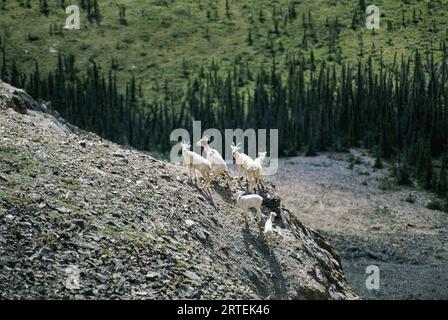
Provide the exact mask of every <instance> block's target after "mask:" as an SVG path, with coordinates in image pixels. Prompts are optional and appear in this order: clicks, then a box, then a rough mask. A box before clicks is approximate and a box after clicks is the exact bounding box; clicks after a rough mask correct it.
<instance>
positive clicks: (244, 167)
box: [230, 142, 254, 179]
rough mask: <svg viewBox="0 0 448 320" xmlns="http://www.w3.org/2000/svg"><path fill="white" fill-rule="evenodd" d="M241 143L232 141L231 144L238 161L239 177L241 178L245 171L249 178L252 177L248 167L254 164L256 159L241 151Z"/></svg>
mask: <svg viewBox="0 0 448 320" xmlns="http://www.w3.org/2000/svg"><path fill="white" fill-rule="evenodd" d="M240 145H241V143H238V145H235V143H233V142H232V145H231V146H230V148H231V149H232V154H233V157H234V158H235V162H236V168H237V178H238V179H239V178H240V177H241V173H243V174H244V175H245V176H246V177H247V178H250V177H249V171H248V169H249V167H251V166H252V165H253V162H254V161H253V160H252V158H251V157H249V156H248V155H246V154H244V153H241V152H240Z"/></svg>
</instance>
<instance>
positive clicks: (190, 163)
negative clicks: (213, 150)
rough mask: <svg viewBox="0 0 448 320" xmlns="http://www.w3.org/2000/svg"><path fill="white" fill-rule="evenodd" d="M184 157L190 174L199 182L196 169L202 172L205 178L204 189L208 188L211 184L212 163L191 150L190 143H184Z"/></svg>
mask: <svg viewBox="0 0 448 320" xmlns="http://www.w3.org/2000/svg"><path fill="white" fill-rule="evenodd" d="M181 146H182V157H183V159H184V163H185V165H186V166H187V167H188V169H189V176H190V178H191V179H192V180H193V175H194V180H195V181H196V182H197V180H198V178H197V176H196V170H197V171H199V172H200V173H201V175H202V176H203V177H204V179H205V183H204V189H207V188H208V186H209V185H210V171H211V170H212V165H211V163H210V161H208V160H207V159H205V158H204V157H202V156H200V155H199V154H197V153H195V152H192V151H190V144H189V143H182V144H181Z"/></svg>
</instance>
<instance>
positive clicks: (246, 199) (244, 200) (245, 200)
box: [236, 191, 263, 222]
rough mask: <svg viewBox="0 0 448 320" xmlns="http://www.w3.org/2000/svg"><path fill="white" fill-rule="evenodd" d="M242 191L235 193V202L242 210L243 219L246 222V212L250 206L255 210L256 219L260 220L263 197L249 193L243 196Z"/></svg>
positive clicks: (247, 218)
mask: <svg viewBox="0 0 448 320" xmlns="http://www.w3.org/2000/svg"><path fill="white" fill-rule="evenodd" d="M243 194H244V192H243V191H239V192H238V193H237V194H236V202H237V204H238V206H239V207H240V208H241V209H243V210H244V219H245V220H246V222H247V221H248V220H249V217H248V212H249V209H250V208H254V209H256V210H257V216H256V220H257V222H260V221H261V214H262V212H261V204H262V203H263V198H262V197H260V196H259V195H258V194H249V195H245V196H243Z"/></svg>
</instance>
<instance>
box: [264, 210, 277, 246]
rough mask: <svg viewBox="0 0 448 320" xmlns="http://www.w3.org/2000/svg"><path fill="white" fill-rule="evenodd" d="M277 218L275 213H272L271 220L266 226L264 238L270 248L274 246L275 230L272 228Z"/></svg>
mask: <svg viewBox="0 0 448 320" xmlns="http://www.w3.org/2000/svg"><path fill="white" fill-rule="evenodd" d="M276 216H277V214H276V213H275V212H271V215H270V217H269V219H268V220H267V221H266V223H265V225H264V236H265V238H266V241H267V242H268V245H269V246H271V245H272V235H273V234H274V230H273V228H272V227H273V222H274V219H275V217H276Z"/></svg>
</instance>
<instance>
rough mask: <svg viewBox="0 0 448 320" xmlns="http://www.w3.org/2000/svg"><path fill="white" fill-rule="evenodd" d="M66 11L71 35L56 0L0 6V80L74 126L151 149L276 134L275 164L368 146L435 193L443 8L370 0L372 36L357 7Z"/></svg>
mask: <svg viewBox="0 0 448 320" xmlns="http://www.w3.org/2000/svg"><path fill="white" fill-rule="evenodd" d="M78 3H79V4H80V7H81V10H82V20H81V30H75V31H71V30H65V29H64V28H63V24H64V22H65V18H66V16H67V15H66V14H65V7H66V5H68V2H67V1H65V0H57V1H56V0H55V1H45V0H41V1H39V3H37V2H33V1H25V0H16V1H8V2H6V1H3V2H1V4H0V11H1V15H0V25H1V26H2V30H4V33H3V35H2V39H1V46H0V47H1V53H2V59H1V61H0V62H1V63H0V77H1V78H2V79H4V80H6V81H8V82H11V83H12V84H13V85H16V86H19V87H24V88H26V89H27V91H29V92H30V93H31V94H32V95H33V96H34V97H36V98H41V99H44V100H49V101H51V102H52V104H53V106H54V107H55V108H56V109H57V110H58V111H59V112H60V113H61V114H62V115H63V116H64V117H65V118H66V119H68V120H69V121H71V122H73V123H74V124H76V125H78V126H80V127H82V128H85V129H87V130H91V131H95V132H97V133H99V134H100V135H102V136H104V137H106V138H109V139H111V140H113V141H116V142H119V143H122V144H129V145H132V146H134V147H137V148H141V149H147V150H151V151H159V152H161V153H162V154H166V153H167V152H168V151H169V149H170V141H169V134H170V133H171V131H172V130H173V129H174V128H180V127H182V128H187V129H190V128H191V122H192V120H201V121H202V127H203V128H207V127H210V128H212V127H213V128H218V129H224V128H236V127H239V128H266V129H271V128H279V129H280V132H279V135H280V136H279V138H280V140H279V141H280V152H281V155H293V154H297V153H298V152H302V151H305V155H308V156H312V155H315V154H316V152H317V151H323V150H345V149H348V148H350V147H362V148H366V149H370V150H376V154H375V157H376V160H375V165H374V166H375V167H378V168H380V167H381V166H382V163H381V159H385V160H391V161H393V162H394V163H395V165H394V179H395V180H396V183H398V184H399V185H409V184H411V183H412V179H413V178H415V179H416V180H417V182H418V184H419V185H420V186H422V187H423V188H426V189H431V190H434V191H436V192H437V193H438V194H439V195H440V196H441V197H442V198H443V197H446V196H447V165H448V164H447V161H442V162H443V164H442V165H441V166H440V167H439V168H436V167H435V166H434V161H435V160H434V159H436V160H437V159H442V158H446V156H444V155H445V154H446V153H447V149H446V144H447V142H448V141H447V134H446V133H447V132H448V110H447V108H446V102H445V101H448V81H447V80H448V79H447V78H448V49H447V47H446V44H445V42H444V41H445V40H446V38H447V34H448V28H447V25H446V18H447V12H446V11H447V10H446V8H447V7H448V1H446V0H428V1H425V2H422V1H417V0H406V1H404V0H403V1H395V0H394V1H391V0H387V1H386V0H383V1H377V3H376V4H377V5H378V6H379V7H380V9H381V12H382V20H381V26H382V28H381V29H379V30H375V31H372V30H370V31H369V30H367V28H366V27H365V18H366V13H365V5H366V2H365V1H361V0H360V1H348V0H347V1H335V0H322V1H313V0H302V1H295V0H284V1H280V0H277V1H268V0H246V1H230V0H207V1H205V0H200V1H196V2H192V1H189V0H151V1H143V0H126V1H125V0H122V1H108V0H104V1H96V0H80V1H78ZM24 22H26V23H24ZM30 26H32V27H30ZM358 163H359V160H358V159H354V160H353V161H352V162H350V166H351V168H353V166H354V165H355V164H358ZM387 188H388V187H387V186H386V189H387Z"/></svg>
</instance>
